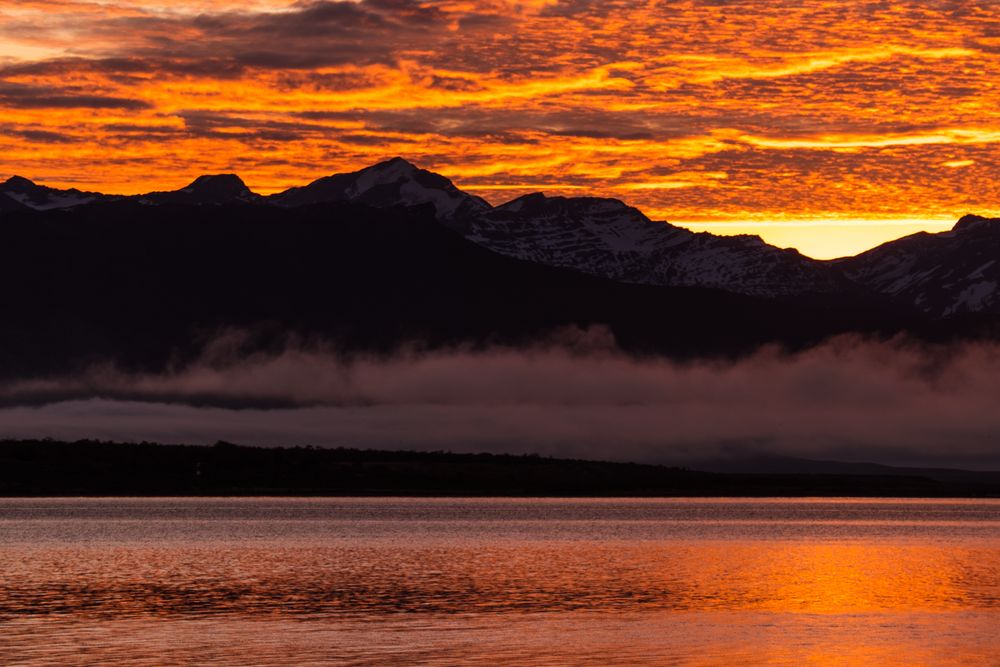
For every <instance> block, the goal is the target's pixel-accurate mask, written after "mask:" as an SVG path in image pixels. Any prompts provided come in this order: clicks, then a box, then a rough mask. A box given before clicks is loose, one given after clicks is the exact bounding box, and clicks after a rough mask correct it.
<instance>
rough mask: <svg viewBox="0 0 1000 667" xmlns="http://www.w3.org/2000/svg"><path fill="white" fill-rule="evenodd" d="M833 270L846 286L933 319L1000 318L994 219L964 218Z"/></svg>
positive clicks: (998, 237)
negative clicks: (850, 282)
mask: <svg viewBox="0 0 1000 667" xmlns="http://www.w3.org/2000/svg"><path fill="white" fill-rule="evenodd" d="M835 265H836V266H837V267H838V268H840V269H841V270H843V271H844V272H845V274H846V275H847V276H848V277H849V278H850V279H852V280H854V281H856V282H858V283H860V284H862V285H865V286H866V287H868V288H870V289H872V290H875V291H877V292H880V293H882V294H885V295H887V296H890V297H891V298H893V299H894V300H896V301H898V302H900V303H904V304H907V305H911V306H913V307H915V308H918V309H919V310H921V311H923V312H925V313H928V314H930V315H932V316H935V317H949V316H953V315H961V314H965V313H993V314H1000V290H998V289H997V288H998V286H1000V219H989V218H983V217H980V216H977V215H966V216H964V217H963V218H962V219H961V220H959V221H958V224H956V225H955V226H954V227H953V228H952V229H951V231H947V232H941V233H938V234H928V233H927V232H920V233H917V234H912V235H910V236H907V237H904V238H901V239H897V240H895V241H890V242H889V243H884V244H882V245H880V246H879V247H877V248H873V249H872V250H869V251H867V252H864V253H861V254H860V255H857V256H856V257H850V258H846V259H842V260H837V262H836V263H835Z"/></svg>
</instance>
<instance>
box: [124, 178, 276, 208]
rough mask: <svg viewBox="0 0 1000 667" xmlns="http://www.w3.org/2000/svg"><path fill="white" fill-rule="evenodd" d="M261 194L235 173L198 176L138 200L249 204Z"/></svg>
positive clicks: (161, 202) (163, 202)
mask: <svg viewBox="0 0 1000 667" xmlns="http://www.w3.org/2000/svg"><path fill="white" fill-rule="evenodd" d="M260 199H261V196H260V195H258V194H255V193H253V192H251V191H250V188H248V187H247V186H246V184H245V183H244V182H243V181H242V179H240V177H239V176H237V175H236V174H217V175H212V176H199V177H198V178H196V179H195V181H194V182H193V183H191V185H189V186H187V187H186V188H181V189H180V190H175V191H173V192H150V193H149V194H145V195H141V196H140V197H139V200H140V201H141V202H143V203H146V204H194V205H218V204H251V203H254V202H256V201H259V200H260Z"/></svg>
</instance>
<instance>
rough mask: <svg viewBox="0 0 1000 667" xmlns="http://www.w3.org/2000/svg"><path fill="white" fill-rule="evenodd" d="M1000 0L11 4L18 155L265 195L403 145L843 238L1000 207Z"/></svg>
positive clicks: (739, 225) (458, 179)
mask: <svg viewBox="0 0 1000 667" xmlns="http://www.w3.org/2000/svg"><path fill="white" fill-rule="evenodd" d="M998 35H1000V13H998V12H997V10H996V7H995V5H994V4H993V3H990V2H977V1H974V0H968V1H964V0H960V1H957V2H947V3H946V2H927V1H925V0H893V1H891V2H853V3H843V2H834V1H830V0H806V1H805V2H801V1H796V2H791V1H790V0H778V1H774V2H725V1H711V0H688V1H686V2H652V1H649V2H647V1H639V0H611V1H608V2H600V3H593V2H580V1H576V0H551V1H547V0H533V1H523V2H515V1H508V0H475V1H473V0H440V1H437V2H418V1H416V0H412V1H411V0H362V1H360V2H290V1H288V0H243V1H241V2H235V1H232V0H214V1H210V0H181V1H178V2H164V1H163V0H122V1H116V2H105V1H99V0H0V112H2V120H0V130H2V131H0V175H2V176H3V177H6V176H9V175H12V174H15V173H16V174H20V175H23V176H26V177H29V178H32V179H33V180H36V181H38V182H41V183H45V184H48V185H53V186H60V187H69V186H72V187H79V188H81V189H93V190H101V191H105V192H120V193H138V192H147V191H152V190H158V189H176V188H178V187H181V186H183V185H185V184H186V183H187V182H189V181H190V180H192V179H193V178H194V177H195V176H197V175H199V174H201V173H215V172H236V173H239V174H240V175H241V176H242V177H243V178H244V179H245V180H246V182H247V183H248V185H249V186H250V187H251V188H253V189H254V190H255V191H257V192H260V193H262V194H268V193H272V192H276V191H280V190H283V189H285V188H287V187H289V186H292V185H301V184H304V183H306V182H308V181H310V180H313V179H315V178H318V177H320V176H324V175H328V174H331V173H334V172H339V171H349V170H354V169H358V168H360V167H363V166H366V165H368V164H371V163H373V162H376V161H378V160H381V159H385V158H387V157H392V156H395V155H402V156H405V157H406V158H408V159H410V160H412V161H413V162H415V163H417V164H418V165H420V166H421V167H424V168H427V169H431V170H433V171H437V172H439V173H442V174H444V175H446V176H448V177H449V178H451V179H452V180H454V181H455V183H456V184H457V185H458V186H459V187H461V188H463V189H464V190H467V191H469V192H471V193H474V194H478V195H481V196H483V197H484V198H486V199H487V200H489V201H491V202H493V203H502V202H504V201H507V200H509V199H511V198H513V197H515V196H518V195H520V194H523V193H526V192H531V191H536V190H542V191H545V192H546V193H548V194H565V195H569V196H580V195H594V196H605V197H616V198H619V199H622V200H624V201H626V202H628V203H629V204H632V205H634V206H637V207H639V208H640V209H642V210H643V211H644V212H646V213H647V215H649V216H650V217H651V218H654V219H658V220H667V221H671V222H674V223H676V224H681V225H685V226H689V227H691V228H692V229H696V230H699V231H701V230H707V231H711V232H713V233H719V234H726V233H755V234H760V235H761V236H763V237H764V238H765V240H768V241H770V242H772V243H775V244H777V245H780V246H794V247H797V248H799V249H800V250H802V251H803V252H804V253H806V254H809V255H812V256H816V257H835V256H840V255H845V254H851V253H854V252H858V251H859V250H863V249H865V248H868V247H872V246H874V245H876V244H878V243H880V242H882V241H885V240H889V239H891V238H896V237H899V236H902V235H905V234H908V233H912V232H914V231H917V230H921V229H923V230H929V231H942V230H944V229H947V228H949V227H950V226H951V225H952V224H953V223H954V221H955V220H956V219H958V217H960V216H961V215H962V214H964V213H966V212H975V213H979V214H983V215H1000V180H998V179H997V178H996V175H997V173H998V171H997V170H998V167H1000V84H998V82H1000V36H998Z"/></svg>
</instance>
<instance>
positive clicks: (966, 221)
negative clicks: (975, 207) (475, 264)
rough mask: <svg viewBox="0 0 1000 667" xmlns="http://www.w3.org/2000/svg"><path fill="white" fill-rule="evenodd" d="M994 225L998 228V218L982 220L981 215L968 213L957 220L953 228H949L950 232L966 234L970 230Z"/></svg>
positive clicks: (999, 222)
mask: <svg viewBox="0 0 1000 667" xmlns="http://www.w3.org/2000/svg"><path fill="white" fill-rule="evenodd" d="M994 224H996V225H997V226H1000V218H984V217H983V216H981V215H974V214H972V213H968V214H966V215H963V216H962V217H961V218H959V220H958V222H956V223H955V226H954V227H952V228H951V231H953V232H966V231H969V230H970V229H976V228H981V227H986V226H988V225H989V226H992V225H994Z"/></svg>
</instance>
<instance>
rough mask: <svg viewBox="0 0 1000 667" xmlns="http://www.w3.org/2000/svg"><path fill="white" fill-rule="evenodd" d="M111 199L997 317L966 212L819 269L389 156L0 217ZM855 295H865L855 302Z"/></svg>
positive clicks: (18, 194)
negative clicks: (399, 226) (324, 215)
mask: <svg viewBox="0 0 1000 667" xmlns="http://www.w3.org/2000/svg"><path fill="white" fill-rule="evenodd" d="M110 201H137V202H139V203H142V204H146V205H167V204H181V205H195V206H220V205H229V204H234V205H256V206H261V205H263V206H272V207H277V208H282V209H289V210H292V209H296V208H300V207H302V206H309V205H315V204H326V203H339V202H351V203H357V204H363V205H366V206H371V207H374V208H377V209H386V208H392V207H398V206H404V207H406V206H408V207H414V206H416V207H420V206H426V207H428V208H429V209H430V210H432V211H433V215H434V217H435V218H436V219H437V220H438V221H439V222H440V224H442V225H443V226H445V227H448V228H449V229H452V230H454V231H456V232H458V233H459V234H461V235H462V236H464V237H465V238H466V239H468V240H470V241H472V242H473V243H476V244H477V245H480V246H482V247H484V248H486V249H488V250H490V251H492V252H495V253H498V254H501V255H506V256H508V257H513V258H516V259H521V260H525V261H529V262H534V263H539V264H544V265H547V266H553V267H558V268H565V269H572V270H575V271H579V272H582V273H585V274H589V275H594V276H598V277H602V278H609V279H612V280H616V281H619V282H625V283H634V284H640V285H652V286H661V287H662V286H669V287H699V288H710V289H721V290H724V291H729V292H733V293H736V294H743V295H747V296H755V297H764V298H777V299H782V298H789V297H801V296H809V295H844V296H845V298H882V299H886V300H887V301H891V302H893V303H895V304H896V305H897V306H899V307H901V308H906V309H912V310H914V311H916V312H920V313H923V314H925V315H929V316H931V317H935V318H946V317H952V316H956V315H961V314H963V313H979V312H989V313H994V314H1000V289H998V288H1000V262H996V261H995V260H994V259H993V258H1000V224H992V223H994V222H996V223H1000V220H992V219H990V218H986V217H983V216H977V215H973V214H967V215H964V216H962V218H961V219H959V221H958V222H957V223H956V224H955V226H954V227H953V228H952V229H951V230H949V231H948V232H941V233H937V234H928V233H918V234H913V235H910V236H906V237H903V238H900V239H897V240H895V241H890V242H887V243H885V244H882V245H880V246H878V247H876V248H873V249H871V250H868V251H866V252H863V253H859V254H858V255H855V256H853V257H846V258H840V259H835V260H817V259H814V258H811V257H808V256H805V255H803V254H802V253H800V252H799V251H797V250H795V249H794V248H778V247H776V246H772V245H770V244H768V243H766V242H765V241H764V240H763V239H761V238H760V237H759V236H755V235H737V236H718V235H715V234H711V233H708V232H692V231H690V230H687V229H685V228H683V227H678V226H675V225H672V224H671V223H669V222H666V221H653V220H651V219H650V218H648V217H647V216H646V215H645V214H644V213H643V212H642V211H641V210H639V209H637V208H635V207H632V206H629V205H628V204H627V203H625V202H623V201H621V200H618V199H613V198H602V197H593V196H587V197H563V196H548V195H546V194H544V193H541V192H538V193H529V194H526V195H522V196H520V197H517V198H515V199H512V200H510V201H508V202H506V203H503V204H500V205H497V206H492V205H491V204H489V203H488V202H487V201H486V200H484V199H482V198H480V197H476V196H474V195H471V194H469V193H466V192H463V191H462V190H461V189H459V188H458V187H457V186H455V184H454V183H452V182H451V181H450V180H449V179H448V178H446V177H444V176H442V175H440V174H436V173H434V172H431V171H428V170H425V169H421V168H420V167H417V166H416V165H414V164H413V163H411V162H409V161H407V160H405V159H404V158H401V157H394V158H391V159H388V160H384V161H382V162H379V163H376V164H373V165H370V166H368V167H365V168H363V169H360V170H357V171H353V172H345V173H339V174H333V175H330V176H324V177H321V178H319V179H316V180H314V181H312V182H311V183H309V184H307V185H304V186H299V187H293V188H289V189H287V190H285V191H283V192H279V193H276V194H272V195H268V196H262V195H259V194H257V193H254V192H253V191H251V190H250V188H249V187H247V185H246V184H245V183H244V182H243V181H242V180H241V179H240V178H239V177H238V176H237V175H235V174H213V175H203V176H199V177H198V178H196V179H195V180H194V181H193V182H192V183H190V184H189V185H187V186H186V187H184V188H181V189H179V190H174V191H166V192H152V193H147V194H144V195H131V196H123V195H103V194H100V193H92V192H82V191H80V190H76V189H69V190H58V189H55V188H48V187H47V186H43V185H37V184H35V183H33V182H32V181H30V180H28V179H26V178H23V177H20V176H13V177H11V178H10V179H8V180H7V181H6V182H5V183H3V184H0V215H3V216H6V215H10V214H11V213H14V212H18V211H24V210H25V209H28V210H31V209H33V210H36V211H45V210H53V209H58V210H72V209H75V208H78V207H80V206H86V205H90V204H95V203H100V202H110ZM862 292H864V293H866V294H867V295H868V296H863V295H861V293H862Z"/></svg>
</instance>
